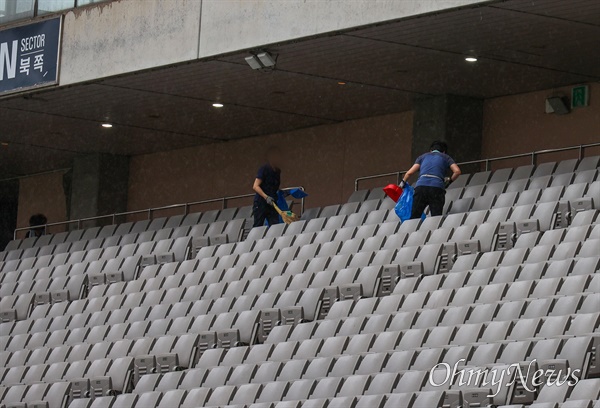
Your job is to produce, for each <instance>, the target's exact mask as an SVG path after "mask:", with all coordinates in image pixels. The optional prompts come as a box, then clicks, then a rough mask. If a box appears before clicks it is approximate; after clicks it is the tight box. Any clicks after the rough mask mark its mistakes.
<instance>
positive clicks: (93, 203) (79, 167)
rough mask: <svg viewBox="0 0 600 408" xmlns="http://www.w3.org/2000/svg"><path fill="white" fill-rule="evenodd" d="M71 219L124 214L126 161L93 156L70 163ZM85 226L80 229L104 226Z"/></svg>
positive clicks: (127, 158)
mask: <svg viewBox="0 0 600 408" xmlns="http://www.w3.org/2000/svg"><path fill="white" fill-rule="evenodd" d="M71 179H72V181H71V199H70V219H72V220H76V219H80V218H87V217H95V216H98V215H108V214H113V213H116V212H123V211H126V210H127V188H128V180H129V157H127V156H116V155H109V154H101V153H95V154H90V155H85V156H79V157H76V158H75V159H74V160H73V173H72V177H71ZM103 224H105V222H98V223H95V222H88V223H85V225H82V227H86V228H88V227H90V226H94V225H103Z"/></svg>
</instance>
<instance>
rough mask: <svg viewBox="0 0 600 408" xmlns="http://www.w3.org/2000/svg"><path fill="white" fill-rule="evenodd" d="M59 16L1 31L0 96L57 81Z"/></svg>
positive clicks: (52, 83)
mask: <svg viewBox="0 0 600 408" xmlns="http://www.w3.org/2000/svg"><path fill="white" fill-rule="evenodd" d="M60 25H61V17H59V18H53V19H50V20H43V21H39V22H37V23H32V24H28V25H24V26H19V27H12V28H9V29H6V30H2V31H0V96H1V95H5V94H9V93H12V92H19V91H23V90H26V89H30V88H38V87H41V86H47V85H54V84H56V83H57V82H58V57H59V52H60V34H61V26H60Z"/></svg>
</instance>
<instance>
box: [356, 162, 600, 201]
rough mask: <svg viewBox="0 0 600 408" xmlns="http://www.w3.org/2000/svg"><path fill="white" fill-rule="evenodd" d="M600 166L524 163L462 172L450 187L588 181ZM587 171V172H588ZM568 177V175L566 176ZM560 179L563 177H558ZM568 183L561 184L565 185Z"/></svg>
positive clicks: (360, 195)
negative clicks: (535, 180) (573, 176)
mask: <svg viewBox="0 0 600 408" xmlns="http://www.w3.org/2000/svg"><path fill="white" fill-rule="evenodd" d="M598 167H600V156H591V157H586V158H584V159H582V160H577V159H572V160H565V161H561V162H558V163H556V162H550V163H543V164H540V165H539V166H537V167H536V166H533V165H526V166H521V167H517V168H514V169H513V168H505V169H499V170H496V171H493V172H492V171H484V172H479V173H473V174H462V175H461V176H460V177H459V178H458V179H457V180H456V181H455V182H454V183H452V184H451V186H450V189H457V188H464V187H467V186H482V185H486V184H487V185H490V184H494V183H506V182H508V181H514V180H525V179H526V180H529V179H532V178H538V177H545V176H560V175H563V174H573V173H574V174H576V177H577V176H578V175H579V174H584V175H582V176H579V177H580V180H581V181H578V182H586V183H590V182H591V181H593V180H591V181H590V180H589V177H592V178H593V177H594V176H597V175H596V173H594V172H596V171H597V170H598ZM588 172H589V173H588ZM567 177H568V176H567ZM558 178H559V179H562V178H563V177H562V176H560V177H558ZM567 184H568V183H565V184H562V185H567ZM383 197H384V195H383V192H382V191H381V190H380V189H374V190H359V191H355V192H354V193H353V194H352V195H351V196H350V199H349V200H348V202H361V201H365V200H367V199H381V198H383Z"/></svg>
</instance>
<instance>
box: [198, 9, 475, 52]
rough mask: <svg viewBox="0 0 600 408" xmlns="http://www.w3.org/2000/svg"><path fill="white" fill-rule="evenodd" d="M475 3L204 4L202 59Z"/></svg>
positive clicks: (201, 43)
mask: <svg viewBox="0 0 600 408" xmlns="http://www.w3.org/2000/svg"><path fill="white" fill-rule="evenodd" d="M476 3H484V1H473V0H435V1H431V0H430V1H422V0H402V1H398V0H363V1H356V0H326V1H323V0H303V1H298V0H292V1H289V0H253V1H248V0H203V2H202V24H201V31H200V49H199V53H198V56H199V57H200V58H202V57H206V56H211V55H218V54H221V53H224V52H231V51H236V50H241V49H247V48H252V47H257V46H260V45H265V44H273V43H277V42H283V41H289V40H291V39H297V38H302V37H309V36H314V35H317V34H322V33H329V32H334V31H339V30H345V29H348V28H352V27H359V26H363V25H367V24H373V23H379V22H383V21H390V20H396V19H400V18H405V17H410V16H414V15H419V14H424V13H430V12H433V11H439V10H444V9H448V8H454V7H460V6H466V5H470V4H476Z"/></svg>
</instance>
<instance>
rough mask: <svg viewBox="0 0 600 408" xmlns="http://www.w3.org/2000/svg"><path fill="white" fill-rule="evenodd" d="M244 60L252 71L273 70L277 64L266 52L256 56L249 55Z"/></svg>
mask: <svg viewBox="0 0 600 408" xmlns="http://www.w3.org/2000/svg"><path fill="white" fill-rule="evenodd" d="M244 59H245V60H246V63H247V64H248V65H250V68H252V69H262V68H273V67H275V64H276V62H277V61H276V60H275V58H273V56H272V55H271V54H269V53H268V52H266V51H265V52H261V53H258V54H256V55H250V56H249V57H246V58H244Z"/></svg>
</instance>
